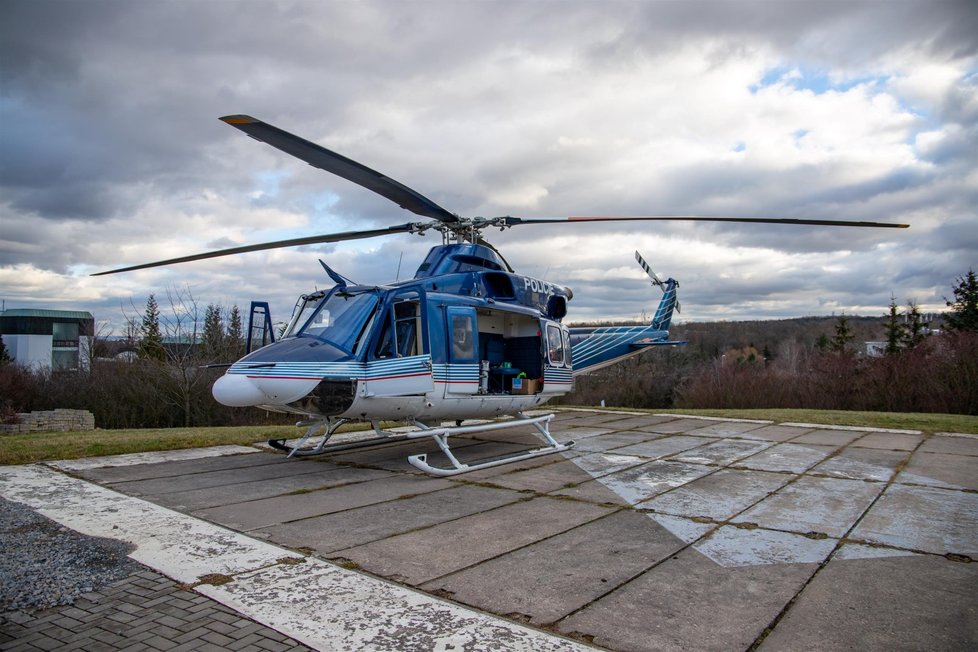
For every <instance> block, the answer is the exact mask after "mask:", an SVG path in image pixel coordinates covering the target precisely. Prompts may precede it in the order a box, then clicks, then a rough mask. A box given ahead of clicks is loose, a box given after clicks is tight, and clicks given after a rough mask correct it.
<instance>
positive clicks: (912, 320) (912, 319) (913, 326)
mask: <svg viewBox="0 0 978 652" xmlns="http://www.w3.org/2000/svg"><path fill="white" fill-rule="evenodd" d="M926 326H927V324H925V323H924V322H923V321H921V317H920V308H919V307H918V306H917V302H916V301H908V302H907V325H906V327H905V331H904V334H903V344H904V346H906V347H907V348H908V349H912V348H915V347H916V346H917V345H918V344H920V343H921V342H923V341H924V337H926V335H925V333H924V328H925V327H926Z"/></svg>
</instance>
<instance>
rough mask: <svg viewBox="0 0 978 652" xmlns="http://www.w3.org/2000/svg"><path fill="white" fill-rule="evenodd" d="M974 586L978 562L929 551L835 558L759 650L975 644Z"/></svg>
mask: <svg viewBox="0 0 978 652" xmlns="http://www.w3.org/2000/svg"><path fill="white" fill-rule="evenodd" d="M846 547H848V546H846ZM976 586H978V564H962V563H959V562H953V561H949V560H947V559H944V558H942V557H933V556H928V555H913V556H909V557H890V558H885V559H883V558H873V559H858V560H840V559H839V558H838V557H836V558H833V559H832V560H831V561H830V562H829V563H828V565H827V566H826V567H825V568H824V569H823V570H822V571H821V572H819V573H818V574H817V575H816V576H815V578H814V579H813V580H812V581H811V583H810V584H809V585H808V586H806V587H805V590H804V591H803V592H802V593H801V595H800V596H799V597H798V600H797V602H796V603H795V604H794V605H793V606H792V608H791V610H790V611H788V613H787V615H786V616H785V617H784V619H783V620H782V621H781V622H779V623H778V625H777V627H775V628H774V630H773V631H772V632H771V633H770V634H769V635H768V636H767V638H765V639H764V642H763V644H762V645H761V646H760V650H762V651H765V652H767V651H774V650H825V651H826V652H835V651H840V652H841V651H842V650H852V649H861V650H907V651H910V650H968V649H972V650H973V649H974V645H975V641H978V602H976V600H975V587H976Z"/></svg>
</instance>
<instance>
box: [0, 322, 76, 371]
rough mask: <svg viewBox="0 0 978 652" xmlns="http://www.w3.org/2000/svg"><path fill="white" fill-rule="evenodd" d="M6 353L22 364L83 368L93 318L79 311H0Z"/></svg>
mask: <svg viewBox="0 0 978 652" xmlns="http://www.w3.org/2000/svg"><path fill="white" fill-rule="evenodd" d="M0 335H2V336H3V343H4V346H5V347H6V348H7V354H8V355H9V356H10V357H11V358H13V359H14V361H15V362H17V363H18V364H21V365H24V366H26V367H34V368H46V369H51V370H53V371H70V370H76V369H87V368H88V362H89V355H90V351H91V349H92V341H93V340H94V339H95V318H94V317H93V316H92V313H90V312H82V311H79V310H36V309H17V308H15V309H11V310H4V311H3V312H0Z"/></svg>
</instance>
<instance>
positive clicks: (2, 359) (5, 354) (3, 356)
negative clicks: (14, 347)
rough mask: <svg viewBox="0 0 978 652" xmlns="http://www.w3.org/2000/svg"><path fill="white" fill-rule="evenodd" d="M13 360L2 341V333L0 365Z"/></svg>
mask: <svg viewBox="0 0 978 652" xmlns="http://www.w3.org/2000/svg"><path fill="white" fill-rule="evenodd" d="M8 362H13V358H11V357H10V353H8V352H7V345H6V344H4V343H3V335H0V365H3V364H7V363H8Z"/></svg>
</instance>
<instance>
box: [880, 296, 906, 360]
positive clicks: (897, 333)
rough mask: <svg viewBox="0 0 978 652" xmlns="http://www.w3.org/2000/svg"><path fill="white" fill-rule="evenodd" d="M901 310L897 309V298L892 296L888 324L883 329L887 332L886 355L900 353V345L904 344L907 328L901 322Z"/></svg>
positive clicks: (887, 318)
mask: <svg viewBox="0 0 978 652" xmlns="http://www.w3.org/2000/svg"><path fill="white" fill-rule="evenodd" d="M900 317H901V315H900V310H899V309H898V308H897V302H896V297H894V296H893V295H892V294H891V295H890V312H889V313H887V315H886V323H884V324H883V329H884V330H885V331H886V350H885V353H886V355H894V354H896V353H899V352H900V344H901V343H902V342H903V338H904V333H905V331H906V326H905V325H904V324H903V322H901V321H900Z"/></svg>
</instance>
